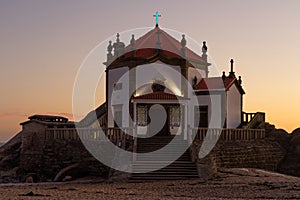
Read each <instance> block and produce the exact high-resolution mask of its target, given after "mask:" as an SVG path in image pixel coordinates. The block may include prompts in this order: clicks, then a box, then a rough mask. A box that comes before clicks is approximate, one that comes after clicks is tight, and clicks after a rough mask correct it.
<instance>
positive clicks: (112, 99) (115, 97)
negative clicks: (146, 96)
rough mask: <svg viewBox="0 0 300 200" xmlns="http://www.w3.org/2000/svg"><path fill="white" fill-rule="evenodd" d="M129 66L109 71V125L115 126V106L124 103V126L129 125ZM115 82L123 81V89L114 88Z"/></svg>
mask: <svg viewBox="0 0 300 200" xmlns="http://www.w3.org/2000/svg"><path fill="white" fill-rule="evenodd" d="M128 71H129V68H128V67H122V68H117V69H112V70H109V73H108V87H107V89H108V102H107V103H108V113H107V114H108V115H107V117H108V118H107V119H108V121H107V123H108V127H113V126H114V120H113V113H114V106H120V105H122V127H128V126H129V118H128V116H129V98H130V97H129V73H128ZM115 83H122V89H121V90H114V89H113V86H114V84H115Z"/></svg>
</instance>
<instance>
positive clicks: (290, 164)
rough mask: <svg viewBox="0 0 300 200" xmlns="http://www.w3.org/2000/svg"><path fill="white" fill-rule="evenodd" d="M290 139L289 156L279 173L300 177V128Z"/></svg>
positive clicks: (280, 167) (283, 162) (281, 165)
mask: <svg viewBox="0 0 300 200" xmlns="http://www.w3.org/2000/svg"><path fill="white" fill-rule="evenodd" d="M290 137H291V138H290V141H289V145H288V148H287V154H286V156H285V158H284V160H283V161H282V162H281V164H280V166H279V171H280V172H282V173H285V174H289V175H293V176H300V128H298V129H295V130H294V131H293V132H292V133H291V136H290Z"/></svg>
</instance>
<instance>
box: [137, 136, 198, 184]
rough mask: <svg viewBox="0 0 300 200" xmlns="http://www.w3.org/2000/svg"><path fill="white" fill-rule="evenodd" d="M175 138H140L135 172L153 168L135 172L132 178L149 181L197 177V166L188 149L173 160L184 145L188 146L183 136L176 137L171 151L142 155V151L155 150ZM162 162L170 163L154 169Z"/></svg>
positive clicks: (171, 145)
mask: <svg viewBox="0 0 300 200" xmlns="http://www.w3.org/2000/svg"><path fill="white" fill-rule="evenodd" d="M173 138H174V137H172V136H154V137H151V138H139V139H138V146H137V152H138V153H140V154H138V155H137V157H136V161H135V162H134V164H133V172H143V170H149V171H150V170H151V172H147V173H133V174H132V177H131V180H134V181H147V180H178V179H189V178H197V177H198V172H197V168H196V165H195V163H193V162H192V161H191V160H190V153H189V150H188V149H187V150H186V151H185V152H184V153H183V154H182V155H181V156H179V158H177V159H175V161H173V162H172V160H174V155H175V154H176V153H179V152H180V151H181V149H182V148H183V147H186V146H187V142H186V141H184V140H183V139H181V138H177V137H176V138H174V140H173V141H172V144H170V151H167V152H158V153H155V154H154V155H151V156H149V155H142V153H147V152H153V151H155V150H158V149H160V148H162V147H164V146H165V145H167V144H168V143H169V142H170V141H171V140H172V139H173ZM181 152H182V151H181ZM177 155H180V154H177ZM162 163H170V164H169V165H167V166H166V167H164V168H162V169H159V170H156V171H152V170H153V169H155V168H156V167H157V166H159V165H161V164H162Z"/></svg>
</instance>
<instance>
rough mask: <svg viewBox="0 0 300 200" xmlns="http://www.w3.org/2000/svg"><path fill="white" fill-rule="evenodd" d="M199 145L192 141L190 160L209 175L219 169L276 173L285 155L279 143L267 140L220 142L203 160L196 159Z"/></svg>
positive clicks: (200, 142) (199, 143) (197, 141)
mask: <svg viewBox="0 0 300 200" xmlns="http://www.w3.org/2000/svg"><path fill="white" fill-rule="evenodd" d="M201 144H202V141H200V140H195V141H194V143H193V145H192V147H191V152H192V160H194V161H195V162H196V163H197V165H198V168H199V172H200V171H201V170H202V171H207V173H209V174H212V173H214V172H216V171H217V170H218V169H219V168H259V169H266V170H270V171H278V166H279V163H280V162H281V160H282V159H283V158H284V155H285V150H284V149H283V148H282V147H281V146H280V144H279V143H277V142H276V141H270V140H269V139H267V138H266V139H259V140H250V141H221V140H220V141H218V142H217V144H216V146H215V147H214V148H213V150H212V151H211V152H210V153H209V154H208V155H207V156H206V157H205V158H204V159H198V152H199V149H200V147H201ZM201 176H203V174H202V175H201ZM204 176H205V174H204Z"/></svg>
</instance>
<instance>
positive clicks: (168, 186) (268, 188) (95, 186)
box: [0, 169, 300, 199]
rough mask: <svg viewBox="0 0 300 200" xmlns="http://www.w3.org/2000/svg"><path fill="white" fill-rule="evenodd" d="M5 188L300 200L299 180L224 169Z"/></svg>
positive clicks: (8, 195) (8, 194)
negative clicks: (187, 175)
mask: <svg viewBox="0 0 300 200" xmlns="http://www.w3.org/2000/svg"><path fill="white" fill-rule="evenodd" d="M11 186H12V184H5V185H2V186H0V193H1V194H2V198H4V199H20V198H21V199H183V198H184V199H189V198H190V199H193V198H201V199H215V198H234V199H237V198H247V199H249V198H259V199H274V198H275V199H283V198H285V199H287V198H288V199H299V198H300V178H297V177H291V176H286V175H282V174H277V173H273V172H267V171H262V170H257V169H223V170H221V172H220V173H218V175H216V176H215V178H213V179H208V180H204V179H192V180H184V181H160V182H147V183H110V184H107V183H47V184H31V185H28V184H27V185H24V184H23V185H22V184H19V185H18V184H14V185H13V187H11Z"/></svg>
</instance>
